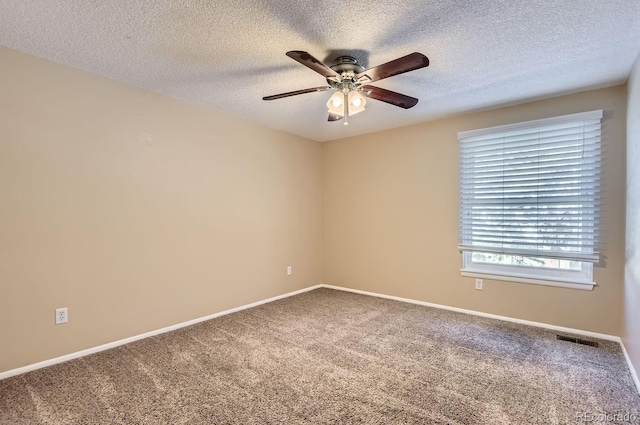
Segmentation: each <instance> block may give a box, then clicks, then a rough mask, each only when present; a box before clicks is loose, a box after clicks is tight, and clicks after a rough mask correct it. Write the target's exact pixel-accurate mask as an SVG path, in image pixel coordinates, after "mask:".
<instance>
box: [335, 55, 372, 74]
mask: <svg viewBox="0 0 640 425" xmlns="http://www.w3.org/2000/svg"><path fill="white" fill-rule="evenodd" d="M330 68H331V69H333V70H334V71H336V72H337V73H338V74H342V73H343V72H353V73H354V74H359V73H361V72H363V71H364V66H362V65H360V64H359V63H358V61H357V60H356V58H354V57H352V56H339V57H337V58H336V59H335V60H334V61H333V65H331V66H330Z"/></svg>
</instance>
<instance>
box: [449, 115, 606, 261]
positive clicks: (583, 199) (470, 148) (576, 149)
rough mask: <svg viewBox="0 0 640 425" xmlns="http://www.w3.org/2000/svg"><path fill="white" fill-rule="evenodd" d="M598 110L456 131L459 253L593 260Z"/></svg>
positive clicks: (597, 201)
mask: <svg viewBox="0 0 640 425" xmlns="http://www.w3.org/2000/svg"><path fill="white" fill-rule="evenodd" d="M601 119H602V110H598V111H591V112H585V113H580V114H573V115H566V116H562V117H555V118H549V119H544V120H536V121H528V122H525V123H520V124H513V125H508V126H501V127H492V128H486V129H481V130H473V131H467V132H462V133H458V139H459V141H460V196H461V199H460V201H461V208H460V245H459V249H460V250H461V251H467V252H489V253H498V254H510V255H524V256H534V257H543V258H559V259H568V260H575V261H587V262H597V261H598V260H599V255H598V253H597V248H598V233H599V228H598V222H599V211H600V162H601V160H600V156H601V155H600V150H601V149H600V136H601V129H600V121H601Z"/></svg>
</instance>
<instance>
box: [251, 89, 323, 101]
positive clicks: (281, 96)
mask: <svg viewBox="0 0 640 425" xmlns="http://www.w3.org/2000/svg"><path fill="white" fill-rule="evenodd" d="M327 90H331V87H329V86H322V87H313V88H310V89H302V90H296V91H290V92H287V93H280V94H274V95H272V96H265V97H263V98H262V100H275V99H282V98H283V97H289V96H297V95H299V94H305V93H315V92H317V91H327Z"/></svg>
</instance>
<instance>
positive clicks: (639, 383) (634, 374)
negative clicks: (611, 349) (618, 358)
mask: <svg viewBox="0 0 640 425" xmlns="http://www.w3.org/2000/svg"><path fill="white" fill-rule="evenodd" d="M620 346H621V347H622V352H623V353H624V358H625V359H626V360H627V365H629V372H631V377H632V378H633V382H635V383H636V388H637V389H638V394H640V379H638V373H637V372H636V369H635V368H634V367H633V363H631V357H629V354H628V353H627V348H626V347H625V346H624V342H623V341H620Z"/></svg>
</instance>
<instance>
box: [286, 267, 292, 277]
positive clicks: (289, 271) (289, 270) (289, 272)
mask: <svg viewBox="0 0 640 425" xmlns="http://www.w3.org/2000/svg"><path fill="white" fill-rule="evenodd" d="M291 274H292V272H291V266H287V276H291Z"/></svg>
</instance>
